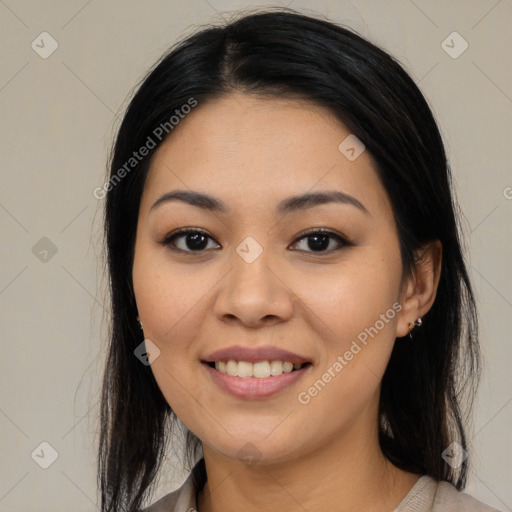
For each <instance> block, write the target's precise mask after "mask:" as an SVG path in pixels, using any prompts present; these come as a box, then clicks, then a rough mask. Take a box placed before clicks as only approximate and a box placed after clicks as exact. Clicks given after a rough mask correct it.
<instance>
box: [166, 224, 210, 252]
mask: <svg viewBox="0 0 512 512" xmlns="http://www.w3.org/2000/svg"><path fill="white" fill-rule="evenodd" d="M179 239H183V242H184V244H182V246H181V247H180V246H179V245H178V244H177V243H176V240H179ZM208 239H210V240H213V238H212V237H211V236H210V235H208V234H207V233H206V231H203V230H202V229H197V228H181V229H178V230H177V231H174V232H173V233H171V234H169V235H168V236H166V237H165V238H164V239H163V240H161V241H160V243H161V244H162V245H164V246H170V247H171V249H173V250H176V251H182V252H203V251H204V249H206V247H207V246H208Z"/></svg>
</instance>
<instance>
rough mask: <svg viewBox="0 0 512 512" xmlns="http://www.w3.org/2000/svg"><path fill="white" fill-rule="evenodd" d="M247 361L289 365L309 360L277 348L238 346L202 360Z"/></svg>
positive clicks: (224, 349)
mask: <svg viewBox="0 0 512 512" xmlns="http://www.w3.org/2000/svg"><path fill="white" fill-rule="evenodd" d="M230 359H232V360H235V361H247V362H249V363H256V362H258V361H284V362H286V361H289V362H290V363H298V364H303V363H308V362H310V360H309V359H307V358H305V357H302V356H300V355H299V354H295V353H293V352H290V351H289V350H283V349H281V348H278V347H271V346H263V347H243V346H240V345H236V346H232V347H228V348H223V349H220V350H216V351H215V352H212V353H211V354H209V355H208V356H206V358H205V359H204V361H205V362H207V363H210V362H214V361H229V360H230Z"/></svg>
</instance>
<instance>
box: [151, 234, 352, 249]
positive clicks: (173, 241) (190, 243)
mask: <svg viewBox="0 0 512 512" xmlns="http://www.w3.org/2000/svg"><path fill="white" fill-rule="evenodd" d="M180 240H181V242H183V243H182V244H181V247H180V244H179V243H177V241H180ZM210 240H211V241H214V239H213V238H212V237H211V236H210V235H208V233H207V232H206V231H203V230H202V229H198V228H181V229H178V230H176V231H174V232H172V233H170V234H169V235H167V236H166V237H165V238H164V239H163V240H160V241H159V243H160V244H162V245H164V246H166V247H168V246H169V247H170V248H171V249H172V250H174V251H181V252H189V253H190V252H196V253H201V252H204V251H205V250H206V249H207V248H208V242H209V241H210ZM302 240H308V243H307V247H308V248H309V249H311V250H307V249H301V250H305V252H322V253H330V252H334V251H337V250H340V249H341V248H342V247H348V246H351V245H353V243H352V242H350V241H349V240H348V239H347V238H345V237H344V236H342V235H340V234H338V233H335V232H333V231H330V230H328V229H323V228H320V229H319V228H315V229H312V230H309V231H303V232H302V233H300V235H299V237H298V238H297V239H296V240H295V242H293V244H292V246H295V245H297V244H298V243H299V242H300V241H302ZM332 240H334V241H335V242H336V243H337V244H338V248H334V249H332V248H331V249H329V246H330V243H331V241H332ZM217 245H218V247H220V246H219V244H217ZM326 249H328V250H326Z"/></svg>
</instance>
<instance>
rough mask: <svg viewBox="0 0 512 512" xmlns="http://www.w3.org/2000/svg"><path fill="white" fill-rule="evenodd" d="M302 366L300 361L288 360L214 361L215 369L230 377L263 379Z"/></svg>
mask: <svg viewBox="0 0 512 512" xmlns="http://www.w3.org/2000/svg"><path fill="white" fill-rule="evenodd" d="M301 367H302V364H300V363H290V362H289V361H285V362H283V361H258V362H257V363H250V362H248V361H234V360H233V359H230V360H229V361H227V362H226V361H215V369H216V370H218V371H219V372H221V373H227V374H228V375H231V376H232V377H244V378H248V377H256V378H257V379H265V378H266V377H270V376H272V377H277V376H278V375H281V374H282V373H290V372H291V371H293V370H298V369H299V368H301Z"/></svg>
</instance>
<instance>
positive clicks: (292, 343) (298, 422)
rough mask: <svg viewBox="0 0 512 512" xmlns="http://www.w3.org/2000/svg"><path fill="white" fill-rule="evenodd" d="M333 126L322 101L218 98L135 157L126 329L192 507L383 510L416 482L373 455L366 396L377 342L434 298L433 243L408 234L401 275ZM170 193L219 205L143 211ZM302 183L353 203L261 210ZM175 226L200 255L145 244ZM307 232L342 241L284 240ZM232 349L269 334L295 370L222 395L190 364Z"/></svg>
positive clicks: (384, 351) (372, 386)
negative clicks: (181, 451) (248, 246)
mask: <svg viewBox="0 0 512 512" xmlns="http://www.w3.org/2000/svg"><path fill="white" fill-rule="evenodd" d="M349 134H350V132H349V131H348V130H347V128H346V127H345V126H344V125H343V124H341V123H340V122H339V121H338V120H337V119H336V118H334V116H333V115H332V114H331V113H330V112H329V111H328V110H326V109H324V108H322V107H318V106H315V105H312V104H310V103H307V102H304V101H299V100H295V99H293V100H292V99H269V98H261V97H256V96H254V95H248V94H243V93H232V94H230V95H228V96H225V97H223V98H221V99H217V100H215V101H213V102H206V103H204V104H200V105H198V106H197V107H196V108H195V109H194V110H193V111H192V113H190V114H189V115H188V116H187V117H186V118H185V119H183V120H182V121H181V122H180V124H179V125H178V126H177V127H175V128H174V130H173V132H172V135H171V136H170V137H169V138H168V139H167V140H166V141H165V142H164V143H163V144H162V146H161V147H160V148H159V150H158V151H157V153H156V154H155V157H154V159H153V161H152V163H151V168H150V172H149V174H148V179H147V181H146V184H145V188H144V192H143V196H142V200H141V205H140V210H139V218H138V225H137V237H136V245H135V257H134V265H133V284H134V291H135V296H136V302H137V307H138V312H139V314H140V319H141V321H142V323H143V326H144V336H145V338H148V339H150V340H151V341H152V342H153V343H155V345H157V346H158V348H159V350H160V355H159V357H158V358H157V359H156V360H155V361H154V362H153V363H152V365H151V368H152V371H153V373H154V376H155V379H156V381H157V382H158V385H159V387H160V389H161V390H162V392H163V394H164V396H165V398H166V400H167V401H168V403H169V404H170V406H171V407H172V409H173V410H174V411H175V412H176V414H177V415H178V417H179V418H180V420H181V421H182V422H183V423H184V424H185V425H186V426H187V427H188V428H189V429H190V430H191V431H192V432H194V434H195V435H196V436H198V437H199V438H200V439H201V441H202V443H203V451H204V457H205V463H206V469H207V474H208V481H207V483H206V484H205V486H204V488H203V489H202V490H201V491H200V492H199V494H198V509H199V511H200V512H210V511H223V512H225V511H235V510H237V511H238V510H244V511H248V512H251V511H258V512H262V511H275V510H280V511H281V512H291V511H304V510H308V511H312V510H336V511H338V512H344V511H353V510H366V511H370V512H373V511H383V512H384V511H387V512H389V511H391V510H393V509H394V508H395V507H396V506H397V505H398V504H399V503H400V501H402V499H403V498H404V497H405V495H406V494H407V493H408V492H409V490H410V489H411V488H412V486H413V485H414V484H415V483H416V482H417V480H418V478H419V475H414V474H411V473H407V472H405V471H402V470H400V469H398V468H396V467H395V466H393V465H392V464H391V463H390V462H389V461H387V459H385V457H384V456H383V454H382V452H381V451H380V448H379V444H378V438H377V433H378V429H377V427H378V415H377V408H378V399H379V392H380V384H381V378H382V375H383V373H384V371H385V369H386V366H387V363H388V360H389V357H390V354H391V350H392V348H393V344H394V343H395V338H396V337H402V336H406V335H407V334H408V332H409V328H408V323H409V322H413V321H414V320H415V319H416V318H418V317H423V316H424V315H425V314H426V313H427V312H428V310H429V309H430V307H431V305H432V303H433V301H434V299H435V295H436V290H437V285H438V282H439V275H440V265H441V252H442V251H441V245H440V243H439V242H438V241H436V242H435V243H432V244H431V245H428V246H426V247H425V250H424V258H423V264H422V266H421V268H419V269H418V270H417V272H416V273H415V274H414V275H413V276H411V277H409V278H405V277H404V276H403V275H402V274H403V272H402V265H401V259H400V252H399V240H398V235H397V231H396V225H395V221H394V217H393V212H392V208H391V204H390V202H389V199H388V197H387V194H386V192H385V189H384V188H383V187H382V185H381V183H380V181H379V179H378V176H377V174H376V172H375V170H374V167H373V164H372V160H371V158H370V155H369V154H368V153H367V152H366V151H365V152H363V153H362V154H361V155H360V156H359V157H358V158H357V159H356V160H354V161H349V160H348V159H347V158H346V157H345V156H344V155H343V154H342V153H341V152H340V151H339V150H338V146H339V144H340V143H341V141H343V140H344V139H345V137H347V136H348V135H349ZM177 189H180V190H194V191H200V192H203V193H207V194H209V195H212V196H214V197H216V198H218V199H220V200H222V201H223V202H224V203H226V205H227V206H228V207H229V209H230V211H229V213H219V212H216V213H213V212H209V211H206V210H202V209H200V208H198V207H195V206H192V205H189V204H186V203H184V202H180V201H173V202H168V203H165V204H162V205H161V206H159V207H158V208H155V209H154V210H153V211H152V212H150V207H151V205H152V204H153V203H154V202H155V201H156V200H157V199H158V198H159V197H160V196H161V195H163V194H164V193H167V192H170V191H173V190H177ZM319 190H338V191H343V192H345V193H347V194H350V195H351V196H353V197H355V198H357V199H358V200H359V201H360V202H361V203H363V205H364V206H365V208H366V209H367V210H368V212H369V213H368V214H366V213H364V212H362V211H360V210H359V209H358V208H356V207H354V206H352V205H349V204H338V203H329V204H324V205H320V206H316V207H314V208H311V209H306V210H302V211H298V212H294V213H289V214H287V215H284V216H283V215H277V214H276V213H275V208H276V205H277V204H278V203H279V202H280V201H281V200H283V199H284V198H287V197H289V196H292V195H298V194H302V193H305V192H315V191H319ZM184 227H196V228H200V229H202V230H204V231H206V232H207V234H208V236H210V237H211V239H207V240H208V245H207V247H206V248H205V249H203V250H202V252H201V253H198V252H194V251H193V248H194V245H193V240H192V245H191V240H190V237H187V236H186V235H182V236H181V237H180V238H178V239H177V240H175V244H176V245H177V247H179V248H181V249H182V252H177V251H173V250H172V249H171V246H168V247H165V246H163V245H162V244H161V243H159V241H160V240H161V239H163V238H165V236H166V235H168V234H170V233H171V232H172V231H174V230H176V229H178V228H184ZM310 228H326V229H329V230H330V231H333V232H335V233H338V234H340V235H342V236H345V237H347V238H348V239H349V240H351V241H352V243H353V245H352V246H344V245H343V244H340V243H338V242H337V241H336V239H334V238H330V239H327V240H329V246H328V247H327V248H324V249H320V250H319V251H315V250H314V249H315V246H314V245H313V248H311V244H308V240H310V239H308V237H305V238H300V239H299V238H298V235H299V234H300V233H301V232H302V231H303V230H306V229H308V230H309V229H310ZM247 236H251V237H253V238H254V239H255V240H256V241H257V242H258V243H259V244H260V246H261V247H262V248H263V252H262V253H261V254H260V255H259V256H258V257H257V258H256V260H255V261H254V262H252V263H247V262H246V261H245V260H244V259H242V258H241V257H240V256H239V254H238V253H237V252H236V250H235V249H236V248H237V247H238V246H239V244H240V243H241V242H242V241H243V240H244V239H245V237H247ZM301 236H304V235H301ZM187 239H188V241H189V245H187ZM313 243H314V240H313ZM326 243H327V242H326ZM190 247H192V249H191V248H190ZM336 249H339V250H336ZM185 251H188V252H185ZM397 302H398V303H400V304H401V306H402V309H401V311H400V312H399V313H397V314H396V315H395V316H394V318H392V319H388V322H387V323H385V326H384V328H382V329H380V330H379V332H378V334H377V335H374V337H373V338H369V341H368V343H367V345H366V346H364V347H363V348H362V350H361V351H360V352H359V353H357V355H355V356H354V358H353V359H352V360H351V361H350V362H349V363H348V364H347V365H346V366H344V368H343V370H342V371H341V372H339V373H338V374H337V375H336V377H334V378H333V379H332V380H331V381H330V382H329V383H328V384H327V385H326V386H325V387H324V388H323V389H322V390H321V392H320V393H318V395H317V396H315V397H314V398H312V399H311V401H310V402H309V403H308V404H306V405H304V404H302V403H300V402H299V401H298V399H297V395H298V393H299V392H301V391H307V390H308V388H309V387H310V386H312V385H313V383H314V382H315V381H317V380H318V379H320V378H321V376H322V374H323V373H324V372H325V371H326V370H327V369H328V368H329V367H332V365H333V363H334V362H335V361H336V360H337V357H338V356H339V355H343V354H344V353H345V352H346V351H347V350H348V349H349V348H350V346H351V343H352V341H353V340H355V339H357V335H358V334H359V333H361V332H362V331H364V329H365V328H368V327H370V326H374V325H375V323H376V321H377V320H378V319H379V318H380V317H379V315H381V314H384V313H386V311H387V310H389V309H390V308H391V307H392V305H393V304H394V303H397ZM420 328H421V327H417V329H420ZM236 344H240V345H247V346H254V347H256V346H262V345H274V346H278V347H281V348H284V349H288V350H291V351H293V352H296V353H298V354H300V355H303V356H306V357H307V358H308V359H309V360H310V361H311V362H312V363H313V367H312V368H311V369H310V370H311V371H310V372H309V374H308V375H307V377H306V376H305V377H304V378H301V380H299V381H298V382H297V383H296V384H294V385H292V386H291V387H289V388H286V389H285V390H283V391H281V392H280V393H279V394H278V395H275V396H273V397H270V398H266V399H260V400H244V399H240V398H236V397H234V396H231V395H229V394H227V393H226V392H224V391H222V390H221V389H220V388H219V387H217V386H216V385H215V384H213V383H212V379H211V376H210V375H209V373H208V372H207V371H206V369H205V368H204V367H203V366H202V365H201V363H200V359H202V358H205V356H206V355H207V354H209V353H211V352H213V351H214V350H217V349H221V348H224V347H228V346H231V345H236ZM249 442H250V443H252V445H254V446H255V447H256V449H257V453H258V457H259V458H258V460H257V461H256V463H254V464H246V463H244V461H243V460H241V458H240V456H239V455H238V454H239V451H240V450H244V449H245V450H247V443H249ZM244 447H245V448H244Z"/></svg>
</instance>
